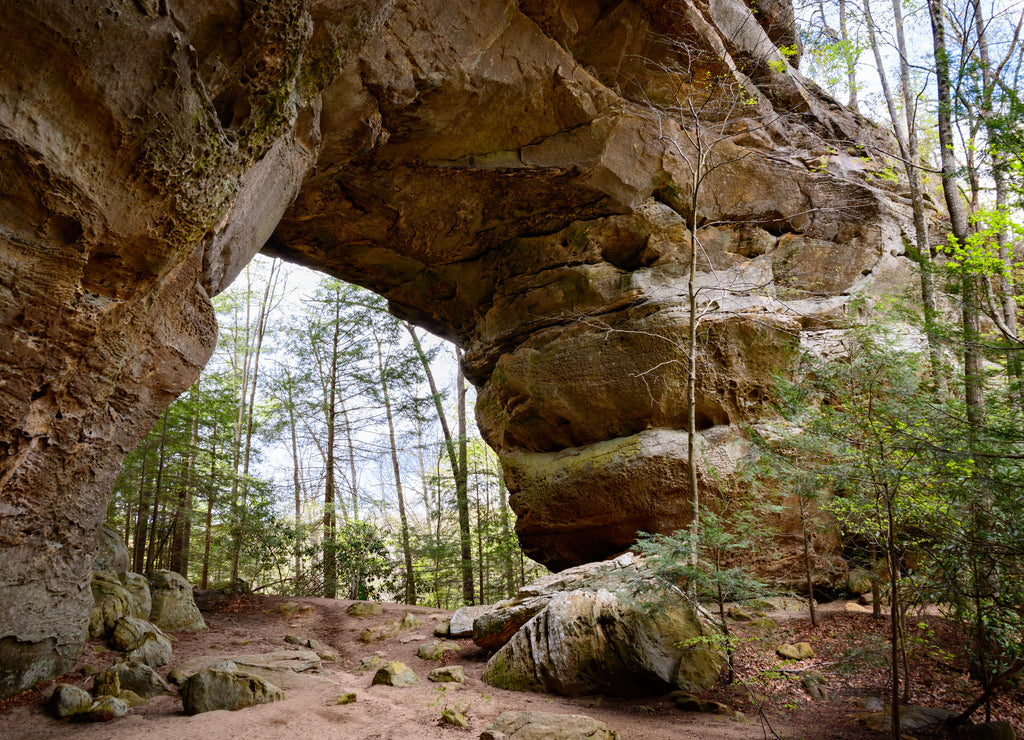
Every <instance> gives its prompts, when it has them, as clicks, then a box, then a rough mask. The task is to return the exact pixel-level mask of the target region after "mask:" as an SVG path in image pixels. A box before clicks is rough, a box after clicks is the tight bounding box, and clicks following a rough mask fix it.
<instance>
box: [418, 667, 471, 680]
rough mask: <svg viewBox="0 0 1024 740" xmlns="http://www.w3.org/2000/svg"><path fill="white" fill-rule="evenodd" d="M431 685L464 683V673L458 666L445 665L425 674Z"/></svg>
mask: <svg viewBox="0 0 1024 740" xmlns="http://www.w3.org/2000/svg"><path fill="white" fill-rule="evenodd" d="M427 680H428V681H432V682H433V683H465V682H466V671H465V670H464V669H463V668H462V666H460V665H446V666H442V667H440V668H435V669H433V670H432V671H431V672H430V673H428V674H427Z"/></svg>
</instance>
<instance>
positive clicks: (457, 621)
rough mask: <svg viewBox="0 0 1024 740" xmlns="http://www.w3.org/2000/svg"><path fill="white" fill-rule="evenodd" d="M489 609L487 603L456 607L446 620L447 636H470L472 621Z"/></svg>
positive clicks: (471, 633)
mask: <svg viewBox="0 0 1024 740" xmlns="http://www.w3.org/2000/svg"><path fill="white" fill-rule="evenodd" d="M489 610H490V607H489V606H487V605H483V606H464V607H462V608H460V609H456V610H455V613H454V614H452V616H451V619H449V620H448V636H449V637H472V636H473V623H474V622H475V621H476V618H477V617H478V616H480V615H481V614H483V613H485V612H487V611H489Z"/></svg>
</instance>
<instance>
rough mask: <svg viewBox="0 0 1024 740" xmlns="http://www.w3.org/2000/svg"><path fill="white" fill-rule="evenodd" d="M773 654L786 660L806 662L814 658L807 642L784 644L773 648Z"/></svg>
mask: <svg viewBox="0 0 1024 740" xmlns="http://www.w3.org/2000/svg"><path fill="white" fill-rule="evenodd" d="M775 653H776V654H777V655H778V656H779V657H780V658H784V659H786V660H807V659H809V658H813V657H814V650H813V649H812V648H811V644H810V643H809V642H794V643H785V644H783V645H779V646H778V647H777V648H775Z"/></svg>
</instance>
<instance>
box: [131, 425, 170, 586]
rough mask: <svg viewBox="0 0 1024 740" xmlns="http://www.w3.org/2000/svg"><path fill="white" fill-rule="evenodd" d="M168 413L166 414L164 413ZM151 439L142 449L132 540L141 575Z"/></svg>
mask: <svg viewBox="0 0 1024 740" xmlns="http://www.w3.org/2000/svg"><path fill="white" fill-rule="evenodd" d="M164 413H166V412H164ZM149 443H150V437H149V436H148V435H147V436H146V442H145V444H144V445H143V448H142V472H141V473H140V474H139V508H138V510H137V511H136V518H135V538H134V539H133V540H132V570H133V571H135V572H136V573H141V572H142V571H143V570H144V569H145V558H146V530H147V529H148V528H149V499H148V498H146V462H147V460H148V459H149Z"/></svg>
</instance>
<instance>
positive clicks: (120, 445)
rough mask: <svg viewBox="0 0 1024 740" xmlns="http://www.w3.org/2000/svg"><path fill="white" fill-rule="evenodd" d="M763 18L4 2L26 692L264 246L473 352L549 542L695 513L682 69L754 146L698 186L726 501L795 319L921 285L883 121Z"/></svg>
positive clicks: (712, 404) (492, 432) (11, 376)
mask: <svg viewBox="0 0 1024 740" xmlns="http://www.w3.org/2000/svg"><path fill="white" fill-rule="evenodd" d="M758 10H759V12H758V13H757V15H756V17H755V15H753V14H751V13H750V11H749V8H748V7H747V6H745V5H744V4H743V3H742V2H741V0H711V2H710V3H703V2H695V3H691V2H681V1H670V2H662V1H658V2H655V1H654V0H636V1H634V2H629V1H624V2H617V3H616V2H603V1H599V0H555V1H554V2H551V1H550V0H549V1H546V2H534V0H521V1H520V2H518V3H517V2H511V1H507V2H506V1H502V0H443V1H442V0H406V1H405V2H395V1H394V0H329V1H324V2H315V1H312V0H308V1H303V0H276V1H273V2H260V3H256V2H242V1H238V2H232V1H228V0H217V1H214V2H209V1H204V2H192V1H190V0H182V1H180V2H179V1H176V0H166V1H164V0H161V1H160V2H157V1H156V0H151V1H143V0H135V1H134V2H128V1H127V0H122V1H118V0H104V1H100V0H97V1H92V0H83V1H82V2H76V3H67V2H63V1H58V0H49V1H47V0H17V1H15V0H4V2H3V12H2V13H0V30H2V35H3V38H4V39H5V43H4V50H3V51H2V52H0V54H3V63H2V64H0V317H2V327H3V330H2V331H0V562H2V563H3V566H2V569H0V695H9V694H11V693H14V692H16V691H19V690H21V689H23V688H26V687H28V686H30V685H32V684H33V683H35V682H37V681H39V680H42V679H44V678H46V677H49V676H52V675H56V674H59V673H60V672H62V671H63V670H65V669H66V668H68V667H69V666H70V665H71V664H72V663H73V661H74V660H75V658H76V656H77V655H78V653H79V651H80V649H81V645H82V641H83V639H84V637H85V634H86V631H87V629H88V615H89V598H90V597H89V587H88V581H89V569H90V565H91V561H92V558H93V554H94V551H95V548H96V538H97V532H98V528H99V525H100V523H101V521H102V519H103V514H104V511H105V507H106V502H107V499H108V496H109V493H110V490H111V488H112V485H113V481H114V478H115V477H116V474H117V471H118V468H119V465H120V463H121V460H122V459H123V457H124V455H125V454H127V452H128V451H129V450H130V449H131V448H132V447H133V446H134V445H135V444H136V443H137V442H138V440H139V439H140V438H141V437H142V436H143V435H144V433H145V432H146V430H147V429H148V428H150V427H151V426H152V424H153V423H154V421H155V420H156V418H157V417H158V416H159V414H160V413H161V412H162V411H163V409H164V408H165V407H166V406H167V405H168V404H169V403H170V402H171V401H172V400H173V399H174V397H175V396H176V395H177V394H179V393H180V392H182V391H183V390H184V389H186V388H187V387H188V386H189V385H190V384H191V382H192V381H193V380H194V379H195V378H196V377H197V375H198V373H199V371H200V369H201V368H202V366H203V364H204V363H205V361H206V360H207V358H208V357H209V354H210V353H211V351H212V347H213V342H214V338H215V333H216V326H215V322H214V314H213V311H212V309H211V305H210V297H211V296H212V295H215V294H216V293H217V292H219V291H220V290H222V289H223V288H224V287H225V286H226V285H227V284H229V283H230V281H231V280H232V279H233V278H234V277H235V275H237V273H238V272H239V270H241V268H242V267H243V266H244V265H245V263H246V262H247V261H248V260H249V259H251V257H252V256H253V255H254V254H255V253H256V252H257V251H259V250H260V249H261V248H262V249H264V250H265V251H266V252H268V253H271V254H276V255H280V256H284V257H286V258H288V259H290V260H293V261H296V262H301V263H304V264H307V265H309V266H312V267H315V268H318V269H321V270H324V271H327V272H330V273H332V274H335V275H338V276H341V277H344V278H346V279H349V280H352V281H354V282H358V283H360V284H363V285H366V286H368V287H370V288H372V289H374V290H376V291H379V292H380V293H382V294H384V295H386V296H387V297H388V298H389V299H390V301H391V305H392V307H393V309H394V310H395V311H396V313H398V314H399V315H402V316H405V317H408V318H410V319H412V320H414V321H416V322H417V323H419V324H421V325H423V326H425V327H427V328H429V329H431V330H433V331H436V332H438V333H440V334H443V335H445V336H448V337H450V338H452V339H455V340H456V341H458V342H459V343H460V344H462V345H463V346H464V347H465V348H466V350H467V355H466V359H465V370H466V372H467V375H468V376H469V377H470V379H471V380H472V381H473V382H474V383H475V384H476V385H477V386H478V388H479V389H480V402H479V406H478V421H479V424H480V428H481V430H482V432H483V434H484V436H485V437H486V438H487V440H488V441H489V442H490V443H491V444H492V445H493V446H494V447H495V448H496V449H497V450H498V451H499V453H500V455H501V457H502V460H503V462H504V464H505V466H506V471H507V473H508V481H509V487H510V490H511V492H512V504H513V507H514V508H515V510H516V513H517V515H518V531H519V535H520V539H521V542H522V544H523V547H524V549H525V550H526V551H527V552H528V553H529V554H530V555H531V556H533V557H535V558H537V559H539V560H541V561H542V562H546V563H548V564H550V565H551V566H552V567H556V568H558V567H565V566H568V565H571V564H574V563H579V562H585V561H588V560H592V559H595V558H600V557H604V556H606V555H609V554H612V553H614V552H617V551H619V550H621V549H622V548H624V547H626V546H627V545H628V544H629V542H630V541H631V540H632V538H633V536H634V534H635V532H636V531H637V530H639V529H654V530H667V529H673V528H675V527H678V526H679V525H680V524H683V523H685V522H686V521H687V518H688V509H687V504H686V501H687V499H688V491H687V490H686V483H685V481H686V478H687V476H686V474H685V473H686V468H685V449H686V444H685V443H686V435H685V432H683V431H680V430H681V429H683V428H685V419H686V414H687V406H686V400H685V399H686V394H685V379H686V372H685V359H684V357H683V355H682V353H681V351H680V347H681V346H682V345H683V344H684V339H685V336H686V331H687V327H688V323H689V310H688V303H687V299H686V295H687V285H688V272H687V264H688V260H689V249H690V247H689V236H690V232H689V230H688V228H687V220H686V219H687V216H688V215H689V213H690V212H691V210H692V209H691V208H690V207H689V206H688V205H687V204H688V203H689V202H690V196H691V195H692V194H693V187H692V185H691V184H690V183H691V180H690V168H689V164H690V163H691V162H692V158H693V155H694V154H695V153H697V151H699V148H695V146H694V133H695V129H694V128H693V125H692V122H688V121H678V120H673V119H672V117H671V116H666V115H656V114H655V113H654V111H653V109H652V107H651V105H650V103H651V102H654V103H657V104H659V105H661V104H664V103H665V102H666V101H668V102H672V101H678V100H680V98H679V93H680V91H682V92H683V93H684V98H683V99H685V93H686V91H687V90H690V92H691V94H692V95H691V97H692V96H695V95H699V94H700V87H699V85H698V86H697V87H695V88H687V87H686V86H685V85H684V86H683V87H680V83H681V81H684V80H685V75H682V74H681V72H680V69H681V67H682V66H685V65H686V63H687V62H690V63H691V64H690V69H691V70H693V69H697V71H698V72H701V71H703V72H705V73H707V74H704V79H717V80H727V81H728V82H729V85H730V86H731V88H736V86H737V85H739V86H741V89H742V91H743V99H744V103H743V105H744V106H745V107H742V108H739V109H738V110H739V111H740V113H739V114H734V118H733V120H732V123H731V126H732V128H730V129H729V130H728V131H724V132H723V131H722V130H721V126H720V124H721V123H722V120H721V115H720V114H716V116H712V117H710V118H709V119H708V120H706V121H705V122H704V123H703V124H702V126H704V127H706V129H707V131H714V132H716V136H720V135H722V134H723V133H724V134H727V139H726V140H722V141H721V143H720V144H719V145H718V146H717V149H716V152H717V154H716V156H717V157H718V160H717V167H716V168H715V170H714V171H713V172H712V173H710V174H709V175H708V177H707V178H706V179H705V181H704V182H703V184H702V186H701V187H700V189H699V190H698V192H697V203H698V213H699V214H700V219H701V222H702V223H704V224H709V227H708V228H703V229H701V231H700V239H701V242H702V245H703V249H702V251H701V252H700V255H699V259H698V269H699V275H698V278H697V280H698V282H697V283H696V284H698V285H700V286H701V287H702V290H701V292H700V295H699V303H700V310H701V312H702V313H706V316H705V317H704V318H703V319H702V322H701V325H700V329H699V333H700V342H701V347H702V349H701V353H700V356H699V361H698V366H699V380H698V391H697V402H696V403H697V407H696V409H695V411H696V415H697V418H698V425H699V427H700V430H701V432H700V433H701V436H702V440H701V444H702V446H703V448H704V459H703V462H702V463H701V464H702V466H703V467H702V469H701V471H700V473H701V479H702V481H703V482H704V483H705V484H706V485H707V486H708V488H709V491H711V490H712V489H713V488H714V487H715V486H716V485H718V484H717V483H716V481H719V480H721V473H722V472H723V471H725V472H726V473H727V472H728V471H729V470H730V469H731V466H735V464H736V461H737V460H738V459H739V458H740V457H741V456H742V455H743V453H744V445H743V442H742V439H741V437H740V435H739V434H738V432H737V431H736V425H738V424H741V423H744V422H750V421H752V420H755V419H757V418H759V416H760V415H761V414H763V412H764V411H763V404H764V399H765V395H766V392H767V389H768V387H769V385H770V383H771V378H772V376H773V374H774V373H776V372H778V370H779V369H780V368H781V367H784V366H785V365H786V364H787V363H788V362H790V360H791V358H792V357H793V353H794V346H795V342H796V341H798V339H799V335H800V333H801V332H802V331H806V330H808V329H814V328H820V327H822V326H827V325H828V323H829V322H830V321H832V320H834V319H835V318H837V317H841V316H843V315H844V314H845V312H846V310H847V305H848V303H849V301H850V298H851V296H854V295H857V294H862V295H865V296H867V297H869V298H871V297H873V296H878V295H880V294H883V293H886V292H897V291H900V290H902V289H903V288H904V287H906V286H907V285H909V284H910V280H911V277H910V272H909V270H908V265H907V261H906V260H905V259H904V258H903V257H902V241H901V236H902V235H903V234H904V233H905V232H906V231H908V227H907V224H906V223H905V221H906V216H905V213H904V206H903V205H902V204H901V202H900V199H899V196H898V195H897V194H895V193H894V192H890V191H887V190H883V189H880V184H881V185H886V186H888V182H887V180H885V179H884V178H883V179H879V178H873V173H874V172H875V171H877V170H879V169H880V166H879V165H878V164H876V163H875V162H873V161H871V160H870V159H869V158H868V159H865V158H863V155H864V154H871V153H872V152H873V151H874V150H873V149H870V148H868V149H863V150H862V149H859V148H858V147H857V146H856V145H857V144H858V143H862V144H869V143H872V142H871V138H872V137H873V136H874V135H875V134H874V133H873V131H872V129H871V128H870V127H868V126H866V125H865V124H863V122H862V121H860V120H858V119H857V118H856V117H854V116H853V115H851V114H850V113H849V112H847V111H845V110H843V109H842V108H841V107H840V106H839V105H838V104H836V103H835V102H834V101H832V100H831V99H829V98H828V97H827V96H825V95H824V94H823V93H821V92H820V91H819V90H817V89H816V88H815V87H814V86H813V85H810V84H809V83H807V82H806V81H804V80H803V79H802V78H801V77H800V75H799V74H798V73H797V72H795V71H794V70H793V69H792V68H791V67H790V66H788V65H787V63H786V58H785V57H783V56H780V55H779V54H778V52H777V51H776V44H791V43H792V41H793V39H794V38H795V35H794V32H793V27H792V23H791V17H792V12H791V9H790V7H789V4H788V2H786V0H780V1H779V2H774V3H768V4H765V3H758ZM694 59H696V60H697V61H696V62H694ZM694 64H696V65H697V67H694ZM698 68H699V69H698ZM698 79H699V78H698ZM701 130H704V128H702V129H701ZM875 143H878V142H875ZM890 187H891V186H890Z"/></svg>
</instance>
